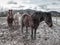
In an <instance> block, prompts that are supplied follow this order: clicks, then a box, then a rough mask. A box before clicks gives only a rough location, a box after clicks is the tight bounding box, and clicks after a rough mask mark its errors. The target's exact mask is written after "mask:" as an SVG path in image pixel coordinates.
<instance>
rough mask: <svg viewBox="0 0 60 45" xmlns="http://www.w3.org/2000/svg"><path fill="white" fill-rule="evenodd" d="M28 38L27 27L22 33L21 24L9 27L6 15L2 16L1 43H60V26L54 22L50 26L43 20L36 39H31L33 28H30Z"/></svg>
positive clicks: (0, 21) (27, 44) (21, 44)
mask: <svg viewBox="0 0 60 45" xmlns="http://www.w3.org/2000/svg"><path fill="white" fill-rule="evenodd" d="M28 32H29V33H28V38H26V36H25V35H26V33H25V28H24V34H23V35H22V33H21V29H20V25H19V26H18V27H17V26H15V29H13V28H9V27H8V25H7V22H6V17H3V18H2V17H0V45H60V26H59V25H57V24H55V23H54V24H53V27H52V28H49V27H48V26H47V24H46V23H45V22H44V21H43V22H41V23H40V25H39V27H38V29H37V33H36V35H37V36H36V38H37V39H36V40H31V37H30V35H31V30H30V28H29V30H28Z"/></svg>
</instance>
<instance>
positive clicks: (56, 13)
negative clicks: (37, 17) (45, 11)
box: [0, 9, 60, 17]
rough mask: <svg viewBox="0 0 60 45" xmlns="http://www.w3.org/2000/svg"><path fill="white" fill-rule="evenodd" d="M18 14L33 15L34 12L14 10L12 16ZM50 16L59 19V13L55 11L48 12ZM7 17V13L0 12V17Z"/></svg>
mask: <svg viewBox="0 0 60 45" xmlns="http://www.w3.org/2000/svg"><path fill="white" fill-rule="evenodd" d="M17 12H19V13H20V14H23V13H28V14H33V13H34V12H35V10H31V9H26V10H14V14H15V13H17ZM50 13H51V15H52V16H54V17H56V16H57V17H60V12H57V11H50ZM6 16H7V11H4V12H0V17H6Z"/></svg>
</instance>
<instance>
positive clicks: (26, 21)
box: [21, 14, 34, 39]
mask: <svg viewBox="0 0 60 45" xmlns="http://www.w3.org/2000/svg"><path fill="white" fill-rule="evenodd" d="M24 26H25V27H26V33H27V32H28V27H30V28H31V38H32V39H33V26H34V24H33V20H32V17H31V15H28V14H23V16H22V20H21V31H22V33H23V27H24Z"/></svg>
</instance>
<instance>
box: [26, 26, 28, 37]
mask: <svg viewBox="0 0 60 45" xmlns="http://www.w3.org/2000/svg"><path fill="white" fill-rule="evenodd" d="M27 36H28V27H27V26H26V38H27Z"/></svg>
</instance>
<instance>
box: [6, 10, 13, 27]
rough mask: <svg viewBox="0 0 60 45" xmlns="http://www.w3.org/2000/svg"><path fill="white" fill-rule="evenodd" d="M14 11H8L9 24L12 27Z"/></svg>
mask: <svg viewBox="0 0 60 45" xmlns="http://www.w3.org/2000/svg"><path fill="white" fill-rule="evenodd" d="M13 20H14V18H13V13H12V10H9V11H8V15H7V23H8V26H9V27H11V26H12V24H13Z"/></svg>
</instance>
